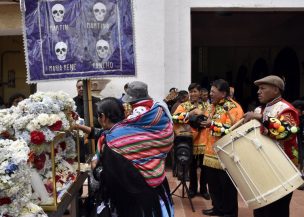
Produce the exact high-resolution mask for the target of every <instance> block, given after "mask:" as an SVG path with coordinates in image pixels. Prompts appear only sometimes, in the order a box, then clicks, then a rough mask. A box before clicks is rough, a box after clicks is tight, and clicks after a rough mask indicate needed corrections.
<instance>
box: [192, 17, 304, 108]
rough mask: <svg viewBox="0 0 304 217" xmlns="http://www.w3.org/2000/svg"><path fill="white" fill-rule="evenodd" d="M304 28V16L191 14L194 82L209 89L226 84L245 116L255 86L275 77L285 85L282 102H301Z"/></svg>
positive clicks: (303, 91)
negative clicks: (218, 82) (218, 83)
mask: <svg viewBox="0 0 304 217" xmlns="http://www.w3.org/2000/svg"><path fill="white" fill-rule="evenodd" d="M303 22H304V12H246V11H243V12H235V11H229V12H220V13H219V12H216V11H214V12H203V11H192V13H191V34H192V35H191V39H192V40H191V43H192V68H191V70H192V71H191V73H192V74H191V79H192V82H198V83H201V84H202V86H204V87H207V88H208V85H209V84H210V82H211V81H212V80H214V79H216V78H223V79H226V80H227V81H228V82H230V84H231V85H232V86H234V87H235V97H236V100H238V101H239V102H240V103H241V105H242V106H243V108H244V110H247V109H246V108H247V107H248V104H249V103H250V102H252V101H254V100H255V99H256V91H257V88H256V87H255V86H254V84H253V82H254V81H255V80H257V79H259V78H261V77H264V76H266V75H269V74H276V75H279V76H281V77H284V78H285V80H286V91H285V95H284V96H285V98H286V99H287V100H289V101H292V100H294V99H297V98H299V97H300V96H302V95H304V89H303V88H302V89H303V90H301V83H302V80H303V79H302V76H301V74H302V71H303V66H302V65H300V63H302V62H304V40H303V38H304V29H303V28H301V27H302V24H303ZM303 65H304V64H303Z"/></svg>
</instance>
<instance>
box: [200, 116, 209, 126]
mask: <svg viewBox="0 0 304 217" xmlns="http://www.w3.org/2000/svg"><path fill="white" fill-rule="evenodd" d="M200 125H201V127H203V128H207V127H210V125H211V120H210V119H209V118H208V120H207V121H202V122H201V123H200Z"/></svg>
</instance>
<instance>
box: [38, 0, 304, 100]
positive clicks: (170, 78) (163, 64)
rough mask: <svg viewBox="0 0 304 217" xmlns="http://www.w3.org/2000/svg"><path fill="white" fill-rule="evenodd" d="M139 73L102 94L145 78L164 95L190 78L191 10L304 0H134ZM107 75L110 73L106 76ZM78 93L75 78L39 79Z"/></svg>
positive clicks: (42, 86)
mask: <svg viewBox="0 0 304 217" xmlns="http://www.w3.org/2000/svg"><path fill="white" fill-rule="evenodd" d="M133 2H134V15H135V18H134V19H135V30H136V31H135V38H136V56H137V58H136V60H137V76H136V77H135V78H134V77H128V78H111V82H109V83H108V84H107V86H106V88H105V89H104V90H103V91H102V93H101V95H102V96H103V97H104V96H110V95H112V96H116V97H119V96H120V95H121V93H122V92H123V86H124V84H125V83H127V82H129V81H132V80H142V81H144V82H146V83H148V85H149V92H150V95H151V96H152V97H154V98H156V99H162V98H163V97H164V96H165V95H166V94H167V92H168V90H169V88H170V87H173V86H175V87H177V88H179V89H186V88H187V87H188V85H189V84H190V81H191V23H190V21H191V20H190V18H191V16H190V15H191V10H204V11H208V10H212V11H214V10H236V11H239V10H240V11H242V10H260V11H262V10H268V11H272V10H273V11H281V10H288V11H292V10H304V1H303V0H292V1H291V0H234V1H227V0H205V1H202V0H188V1H185V0H134V1H133ZM107 79H108V77H107ZM53 84H54V85H56V87H58V88H60V89H63V90H65V91H67V92H68V93H70V94H72V95H76V90H75V81H64V82H51V83H50V82H48V83H39V84H38V85H37V87H38V90H43V91H45V90H53Z"/></svg>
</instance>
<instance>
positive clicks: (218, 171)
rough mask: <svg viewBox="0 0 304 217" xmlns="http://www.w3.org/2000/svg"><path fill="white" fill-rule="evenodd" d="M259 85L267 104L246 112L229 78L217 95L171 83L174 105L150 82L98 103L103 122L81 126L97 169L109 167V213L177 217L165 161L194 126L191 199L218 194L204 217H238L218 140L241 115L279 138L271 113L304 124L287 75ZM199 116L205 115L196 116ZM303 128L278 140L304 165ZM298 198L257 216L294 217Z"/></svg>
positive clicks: (218, 85) (105, 197)
mask: <svg viewBox="0 0 304 217" xmlns="http://www.w3.org/2000/svg"><path fill="white" fill-rule="evenodd" d="M254 84H255V85H256V86H257V87H258V92H257V96H258V100H259V103H260V105H259V106H258V107H257V108H255V109H254V111H248V112H246V113H244V110H243V108H242V106H241V105H240V104H239V103H238V102H237V99H234V96H233V92H234V88H232V87H231V86H229V84H228V82H227V81H225V80H223V79H218V80H215V81H214V82H213V83H212V84H211V88H210V92H209V91H208V90H207V89H204V88H202V87H201V86H200V85H199V84H197V83H192V84H190V85H189V87H188V91H186V90H180V91H178V90H177V88H171V89H170V93H169V94H168V96H167V97H166V98H165V99H164V102H165V103H166V104H167V106H164V104H163V103H157V102H155V101H154V100H153V99H152V98H151V97H150V96H149V94H148V86H147V85H146V84H145V83H143V82H140V81H134V82H131V83H128V84H126V85H125V86H124V90H125V93H124V94H123V95H122V97H121V98H120V99H116V98H112V97H107V98H104V99H102V100H101V101H100V102H97V103H96V113H97V115H96V117H97V120H98V122H99V124H100V126H99V127H93V128H89V127H85V126H78V128H80V129H83V130H84V131H85V132H87V133H88V134H90V137H91V138H95V139H96V141H98V142H97V150H98V151H97V154H96V156H97V157H96V159H95V161H94V163H93V165H94V166H93V167H94V168H99V167H102V168H103V169H102V175H101V177H99V178H100V180H101V183H102V185H101V186H102V188H101V189H102V191H101V192H102V193H101V195H102V200H101V201H103V202H104V203H105V204H106V205H105V204H103V206H104V207H107V206H108V207H109V210H110V212H109V213H112V214H113V213H115V215H117V216H173V215H174V209H173V204H172V198H171V195H170V189H169V185H168V182H167V179H166V175H165V160H166V158H167V155H168V153H169V152H170V150H171V148H173V149H174V145H173V144H174V138H175V137H177V136H178V135H179V133H180V132H181V131H183V132H184V131H187V132H188V135H190V136H191V138H192V144H191V147H192V156H191V162H190V164H189V168H188V171H189V190H190V191H189V196H190V197H195V196H198V195H201V196H202V197H203V198H204V199H206V200H210V199H211V201H212V207H210V209H205V210H203V211H202V213H203V214H204V215H207V216H225V217H237V216H238V193H237V189H236V187H235V186H234V184H233V182H232V181H231V179H230V177H229V176H228V174H227V173H226V172H225V170H223V168H222V165H221V163H220V161H219V159H218V156H217V154H216V153H215V150H214V144H215V143H216V142H217V141H218V140H219V139H221V138H222V137H223V136H224V135H225V133H226V131H225V129H229V128H230V127H232V126H233V125H234V124H236V123H237V122H238V121H239V120H241V119H242V120H243V122H244V123H245V122H248V121H250V120H252V119H256V120H258V121H259V122H261V123H262V126H263V127H262V128H261V133H262V134H263V135H265V136H268V137H271V138H272V139H276V137H273V136H272V135H271V134H270V133H269V129H267V127H266V124H265V122H266V121H267V120H268V119H269V118H278V119H280V120H283V119H284V121H285V122H288V123H289V125H290V126H297V127H300V126H301V125H300V120H301V121H303V118H302V119H301V118H300V117H301V116H302V113H303V112H302V109H303V107H304V103H302V101H296V102H294V103H293V104H294V106H295V107H296V108H297V109H298V110H299V111H300V112H301V113H299V112H298V111H297V110H296V108H295V107H294V106H293V105H292V104H291V103H288V102H287V101H285V100H284V99H283V98H282V94H283V92H284V88H285V84H284V81H283V80H282V79H281V78H280V77H278V76H274V75H271V76H267V77H265V78H262V79H260V80H257V81H255V82H254ZM77 85H79V82H77ZM77 88H78V87H77ZM236 91H237V90H236ZM126 104H128V106H126ZM126 109H127V110H126ZM198 116H202V117H204V118H203V119H197V118H195V117H198ZM181 117H182V118H181ZM193 120H195V121H196V122H197V120H199V123H193ZM218 126H222V128H221V127H218ZM302 128H303V127H302ZM219 129H220V130H219ZM302 130H303V129H302ZM299 132H300V133H298V134H295V133H287V134H286V136H285V137H284V138H280V139H279V140H278V143H279V144H280V146H281V147H282V148H283V150H284V151H285V152H286V154H287V155H288V157H289V158H290V159H291V160H292V162H294V163H295V164H298V163H300V165H301V164H303V162H301V161H303V159H302V158H301V154H302V155H303V153H302V152H301V151H300V149H299V148H298V145H297V141H301V140H299V138H300V137H301V136H302V133H301V132H302V131H301V127H300V130H299ZM297 135H298V139H297V138H296V137H297ZM300 147H302V146H300ZM291 150H292V151H291ZM294 150H298V153H300V155H297V154H295V151H294ZM173 156H174V155H173ZM299 156H300V159H301V160H299V159H298V157H299ZM198 168H200V173H199V174H200V175H199V177H198V176H197V174H198V173H197V169H198ZM257 169H258V168H257ZM261 178H265V177H261ZM130 198H132V199H130ZM291 198H292V193H289V194H288V195H286V196H284V197H282V198H281V199H279V200H277V201H275V202H273V203H271V204H269V205H266V206H263V207H261V208H257V209H254V212H253V215H254V216H255V217H270V216H271V217H272V216H282V217H285V216H286V217H287V216H289V204H290V200H291Z"/></svg>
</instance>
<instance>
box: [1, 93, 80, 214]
mask: <svg viewBox="0 0 304 217" xmlns="http://www.w3.org/2000/svg"><path fill="white" fill-rule="evenodd" d="M75 109H76V106H75V103H74V100H73V99H72V98H71V97H70V96H69V95H68V94H66V93H64V92H62V91H59V92H45V93H44V92H37V93H35V94H33V95H31V96H29V98H27V99H25V100H23V101H21V102H20V103H19V104H18V106H16V107H11V108H9V109H4V110H1V111H0V137H1V138H12V139H18V138H21V139H23V140H24V142H25V144H27V146H28V153H27V154H26V155H27V157H28V159H27V161H28V165H29V166H30V168H31V170H30V172H29V174H28V175H27V176H24V177H29V176H31V180H30V182H31V184H32V187H33V189H34V193H33V194H32V196H31V200H32V201H33V202H35V203H36V202H38V203H41V204H51V203H53V202H54V200H53V192H54V191H53V190H54V189H53V186H54V185H53V181H54V180H55V181H56V183H57V186H56V187H57V189H56V190H57V193H60V192H64V191H65V190H66V189H65V188H67V187H69V186H70V184H71V183H72V182H73V181H75V179H76V177H77V172H76V167H77V166H76V165H78V163H77V150H76V144H75V140H74V138H73V135H71V134H70V133H68V132H69V130H70V128H71V124H72V123H73V122H75V118H76V117H77V115H76V114H75V112H74V111H75ZM58 131H65V132H67V133H66V136H65V137H64V138H62V139H60V140H59V141H57V143H56V144H55V147H54V153H55V165H56V167H57V168H56V169H57V170H56V177H53V175H52V166H53V165H52V159H51V151H52V150H51V145H50V144H51V142H52V141H54V139H55V137H56V135H58ZM0 162H1V159H0ZM62 164H64V165H65V167H64V168H62V166H61V165H62ZM67 165H68V166H67ZM0 175H1V172H0ZM1 178H2V176H1ZM66 183H69V185H67V184H66ZM0 185H1V182H0ZM63 185H64V186H63ZM20 188H22V189H20ZM16 189H19V193H21V194H23V193H25V192H22V191H23V190H24V189H23V187H22V186H19V185H18V187H16ZM30 189H31V188H30ZM30 191H31V190H30ZM61 194H62V193H61ZM0 195H1V193H0ZM0 199H1V197H0ZM1 203H6V204H7V203H9V201H8V200H7V199H6V198H4V199H3V202H1V201H0V204H1ZM0 214H1V213H0ZM0 216H1V215H0ZM13 216H15V215H13Z"/></svg>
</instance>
